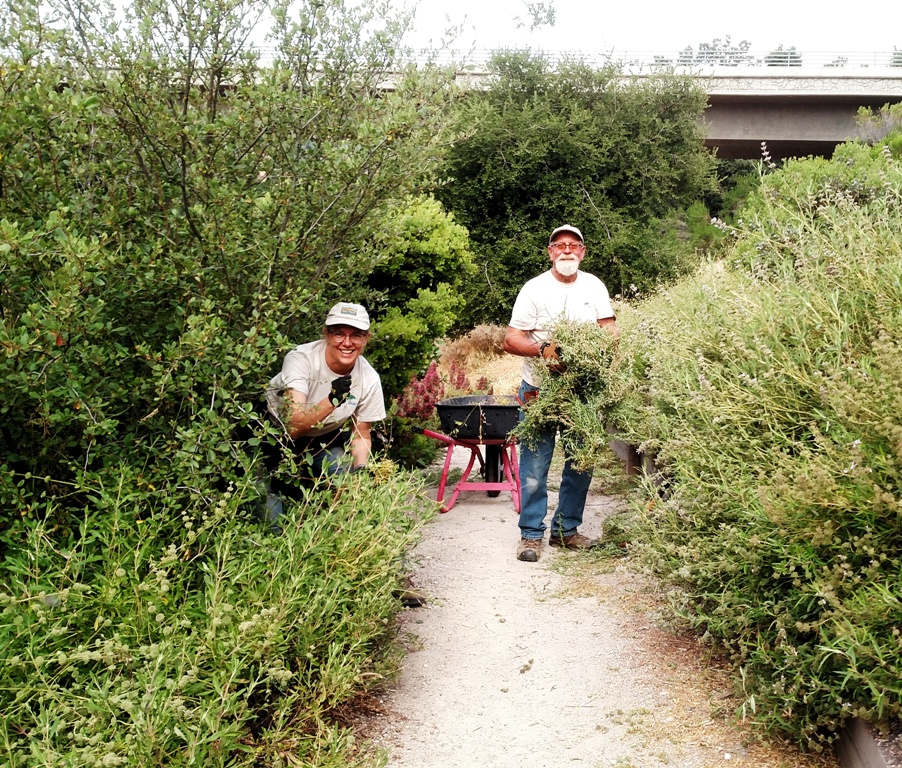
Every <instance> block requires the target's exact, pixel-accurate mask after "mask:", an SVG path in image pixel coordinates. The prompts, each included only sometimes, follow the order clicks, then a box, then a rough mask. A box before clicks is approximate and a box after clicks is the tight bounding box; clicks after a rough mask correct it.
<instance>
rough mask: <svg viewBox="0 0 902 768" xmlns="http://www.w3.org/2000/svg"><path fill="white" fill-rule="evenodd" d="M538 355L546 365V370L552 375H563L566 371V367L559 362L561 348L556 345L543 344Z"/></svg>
mask: <svg viewBox="0 0 902 768" xmlns="http://www.w3.org/2000/svg"><path fill="white" fill-rule="evenodd" d="M539 354H540V355H541V356H542V359H543V360H544V361H545V362H546V363H547V365H548V370H549V371H552V372H553V373H563V372H564V371H566V370H567V366H566V365H564V363H562V362H561V348H560V347H559V346H558V345H557V344H551V343H550V342H547V341H546V342H544V343H543V344H542V346H541V349H540V352H539Z"/></svg>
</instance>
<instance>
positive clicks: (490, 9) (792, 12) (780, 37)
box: [409, 0, 902, 53]
mask: <svg viewBox="0 0 902 768" xmlns="http://www.w3.org/2000/svg"><path fill="white" fill-rule="evenodd" d="M546 2H550V3H552V4H553V5H554V6H555V8H556V16H557V19H556V23H555V25H554V27H553V28H550V29H548V28H545V29H542V30H540V31H538V32H533V33H530V32H529V30H528V23H527V25H526V27H525V28H521V29H518V28H517V26H518V22H517V21H516V18H517V17H520V19H521V20H523V21H527V20H528V18H529V14H528V12H527V9H526V2H525V0H419V2H416V0H409V5H413V4H416V5H417V16H416V18H417V21H416V26H417V31H416V33H415V34H414V35H413V36H412V37H411V38H410V39H409V42H410V44H411V45H413V46H414V47H421V46H426V45H428V42H429V40H430V39H432V40H434V41H437V40H438V39H439V38H440V37H441V33H442V30H443V29H444V28H446V27H447V25H448V21H447V20H446V17H450V20H451V22H455V23H460V22H463V23H464V25H465V33H464V35H463V37H461V38H460V40H459V41H458V43H457V44H456V45H455V48H460V49H463V50H468V49H469V48H471V47H475V48H476V49H483V50H492V49H495V48H498V47H503V46H510V47H530V48H533V49H538V50H547V51H562V50H572V51H583V52H589V53H596V52H598V53H601V52H611V51H613V52H621V51H633V52H637V51H660V52H668V51H678V50H682V49H683V48H685V47H686V46H692V47H693V48H694V49H697V48H698V45H699V43H703V42H711V41H712V40H714V39H715V38H720V39H724V38H725V37H726V36H727V35H729V36H730V38H731V40H732V42H733V43H734V44H738V43H739V42H740V41H741V40H748V41H749V42H751V43H752V50H753V51H756V52H766V51H768V50H772V49H774V48H776V47H777V46H778V45H780V44H782V45H783V46H784V48H789V47H792V46H795V48H796V49H797V50H799V51H817V52H838V53H847V52H876V51H892V50H894V48H899V49H902V3H899V2H898V0H871V2H867V3H865V2H849V3H842V4H839V3H835V4H834V3H827V2H824V1H823V0H819V1H818V2H814V1H813V0H755V1H754V2H745V3H738V2H729V0H727V2H724V0H707V2H702V1H701V0H667V1H664V0H621V1H620V2H610V1H608V2H604V1H602V2H598V0H594V1H593V0H546Z"/></svg>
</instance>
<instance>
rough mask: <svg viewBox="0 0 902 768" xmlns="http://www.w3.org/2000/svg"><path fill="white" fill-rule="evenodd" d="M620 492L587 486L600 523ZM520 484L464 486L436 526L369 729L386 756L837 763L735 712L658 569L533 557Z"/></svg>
mask: <svg viewBox="0 0 902 768" xmlns="http://www.w3.org/2000/svg"><path fill="white" fill-rule="evenodd" d="M616 504H617V502H616V501H615V500H614V499H611V498H609V497H604V496H595V495H593V496H590V499H589V504H588V505H587V508H586V516H585V518H586V519H585V525H584V526H583V528H582V529H581V530H582V531H583V532H584V533H586V534H588V535H594V536H598V535H600V534H601V528H602V523H603V520H604V517H605V516H606V515H608V514H610V513H611V511H613V510H614V509H615V508H616ZM517 538H518V529H517V526H516V515H515V513H514V510H513V506H512V504H511V501H510V495H509V494H507V493H502V494H501V495H500V496H499V497H498V498H495V499H490V498H488V497H487V496H486V495H485V494H483V493H478V492H476V493H473V492H471V493H465V494H463V496H462V498H461V500H460V501H458V504H457V506H455V507H454V509H453V510H451V512H449V513H447V514H443V515H440V516H438V517H437V519H436V520H435V521H433V522H432V523H430V524H429V525H428V526H427V529H426V532H425V536H424V540H423V541H422V543H421V544H420V545H419V546H418V548H417V550H416V551H415V553H414V557H415V561H416V562H417V564H418V565H417V570H416V572H415V574H414V583H415V584H416V585H417V586H418V587H420V588H422V589H423V590H425V591H426V592H427V594H429V596H430V601H429V603H428V605H427V606H425V607H423V608H416V609H411V610H409V611H407V612H406V613H405V615H404V617H403V622H402V623H403V627H402V632H403V633H404V634H405V636H406V639H407V642H408V645H409V653H408V655H407V657H406V659H405V663H404V668H403V674H402V676H401V678H400V680H399V681H398V682H397V684H396V685H395V686H394V687H393V688H391V689H390V690H387V691H386V692H385V694H384V695H383V697H382V707H383V708H384V712H385V714H384V715H383V716H382V717H381V718H379V722H378V723H377V724H376V725H375V726H374V729H375V730H372V729H369V730H370V732H369V733H368V734H367V735H368V736H369V737H370V738H371V739H373V741H374V743H375V744H376V745H377V746H378V747H381V748H383V749H385V750H386V751H387V753H388V763H387V764H388V766H389V768H440V767H441V768H445V767H446V766H452V767H453V766H491V767H492V768H515V767H516V768H521V766H524V765H526V766H529V767H530V768H560V767H561V766H593V767H594V766H618V767H619V768H627V767H628V766H633V767H634V768H656V767H657V766H669V767H672V766H687V767H689V766H691V767H698V766H705V767H707V766H724V765H731V766H748V767H749V768H752V767H754V768H767V767H769V766H773V768H778V766H780V767H782V768H793V767H795V768H809V767H812V766H818V767H819V768H824V767H827V766H836V765H837V763H836V761H835V759H833V757H832V756H830V757H827V758H816V757H811V756H805V755H800V754H798V753H797V752H796V751H795V750H793V749H792V748H787V747H779V746H775V745H771V746H767V745H763V744H760V743H755V742H754V741H753V739H752V738H751V736H750V733H749V731H748V730H745V729H742V728H739V727H737V726H735V725H733V724H732V721H731V717H732V713H733V711H734V709H735V707H736V703H737V702H736V701H735V700H733V699H732V697H731V695H730V690H731V688H730V683H729V681H728V679H727V677H726V675H725V673H724V672H723V671H722V670H718V669H716V668H715V667H714V666H712V665H710V664H708V663H707V662H706V661H705V657H704V653H703V649H700V648H699V647H698V645H697V644H696V643H695V642H694V641H693V640H691V639H689V638H681V637H677V636H674V635H671V634H670V633H668V632H666V631H664V630H662V629H661V628H659V626H658V624H657V623H656V616H657V613H656V602H655V600H656V598H655V596H654V594H653V592H652V590H651V588H650V587H651V584H650V582H649V581H648V580H646V579H644V578H643V577H641V576H639V575H638V574H636V573H634V572H633V571H631V570H630V569H629V568H628V567H626V566H625V565H624V564H622V563H620V564H615V565H613V566H612V565H610V564H606V565H605V564H597V563H593V562H592V561H591V558H588V557H586V556H585V555H582V554H576V553H571V552H560V551H558V550H551V549H550V548H548V547H547V545H546V547H545V551H544V553H543V556H542V558H541V560H540V561H539V562H538V563H521V562H519V561H517V560H516V558H515V556H514V553H515V548H516V542H517Z"/></svg>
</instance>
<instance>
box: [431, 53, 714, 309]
mask: <svg viewBox="0 0 902 768" xmlns="http://www.w3.org/2000/svg"><path fill="white" fill-rule="evenodd" d="M491 67H492V71H493V73H494V78H493V81H492V85H491V87H490V88H489V89H488V90H487V91H486V92H484V93H480V94H471V95H470V96H468V99H467V101H466V104H465V107H464V109H463V111H462V115H461V118H460V121H461V124H462V126H465V127H466V128H467V130H468V133H467V135H466V138H464V139H462V140H460V141H458V142H456V143H455V144H454V145H453V147H452V149H451V154H450V159H449V162H448V164H447V175H448V176H449V177H450V179H451V180H450V182H449V183H448V184H446V185H444V186H443V187H441V188H440V189H439V190H438V191H437V193H436V194H437V196H438V197H439V199H440V200H441V201H442V202H443V203H444V204H445V205H446V207H448V209H449V210H451V211H452V212H453V213H454V216H455V218H456V219H457V220H458V221H459V222H460V223H461V224H463V225H464V226H465V227H467V229H468V230H469V231H470V236H471V239H472V240H473V241H474V243H475V245H474V252H476V253H477V254H478V256H477V265H478V274H477V279H476V280H474V281H472V282H471V284H470V286H469V291H468V294H467V298H468V301H467V306H468V314H467V315H466V319H467V321H468V323H471V324H476V323H478V322H505V321H506V320H507V319H509V313H510V309H511V307H512V305H513V299H514V297H515V295H516V292H517V290H518V289H519V287H520V285H522V283H523V282H524V281H525V280H526V279H527V278H529V277H531V276H533V275H534V274H536V272H538V271H540V270H541V269H543V268H545V266H546V264H547V254H546V253H545V245H546V244H547V238H548V233H549V232H550V231H551V230H552V229H553V228H554V227H556V226H558V225H559V224H561V223H563V222H565V221H566V222H570V223H573V224H577V225H578V226H580V228H581V229H582V230H583V232H584V233H585V235H586V238H587V241H588V244H589V256H588V259H587V262H586V267H587V269H590V270H592V271H595V272H597V273H598V274H599V275H600V276H601V277H602V278H603V279H605V280H606V282H607V283H608V285H609V288H611V290H612V292H613V293H619V292H623V291H625V290H627V289H628V288H629V286H630V285H631V284H635V285H640V286H648V285H651V284H654V282H655V281H656V280H657V279H658V278H660V277H663V276H666V275H667V274H669V273H671V272H673V271H674V270H675V269H678V266H677V261H676V257H675V255H674V252H673V251H672V250H669V248H668V246H667V239H666V238H664V239H662V238H661V236H660V228H659V227H658V226H657V224H656V220H657V219H659V218H663V217H666V216H667V215H668V214H669V213H670V212H671V211H672V210H673V209H674V208H679V207H680V206H682V205H684V204H687V203H688V202H691V201H693V200H694V199H696V198H697V197H698V196H699V194H700V193H701V191H702V190H704V189H706V188H707V187H708V186H709V184H710V171H711V167H712V158H711V157H710V155H709V154H708V153H707V151H706V150H705V149H704V148H703V146H702V127H701V124H700V121H699V116H700V115H701V112H702V110H703V108H704V105H705V101H706V97H705V94H704V93H703V92H702V91H701V90H700V89H699V88H697V87H696V86H695V85H694V84H693V83H692V81H691V80H690V79H689V78H680V77H672V76H671V77H668V76H663V75H662V76H656V77H652V78H649V79H648V80H633V81H630V82H629V83H623V82H622V81H621V80H620V79H619V77H618V72H617V70H616V69H614V68H613V67H605V68H602V69H595V68H593V67H590V66H588V65H586V64H584V63H582V62H579V61H568V62H565V63H563V64H562V65H560V66H559V68H557V69H552V67H551V65H550V63H549V61H548V60H547V59H546V58H544V57H543V56H541V55H538V54H532V53H529V52H507V53H503V54H499V55H497V56H496V57H495V58H494V59H493V61H492V64H491Z"/></svg>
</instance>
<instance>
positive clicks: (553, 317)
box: [510, 269, 614, 386]
mask: <svg viewBox="0 0 902 768" xmlns="http://www.w3.org/2000/svg"><path fill="white" fill-rule="evenodd" d="M607 317H614V309H613V307H612V306H611V297H610V296H609V295H608V289H607V288H606V287H605V284H604V283H603V282H601V280H599V279H598V278H597V277H595V275H591V274H589V273H588V272H577V273H576V280H574V281H573V282H572V283H562V282H561V281H560V280H558V279H557V278H556V277H555V276H554V274H553V273H552V271H551V270H550V269H549V270H548V271H547V272H543V273H542V274H541V275H539V276H538V277H534V278H533V279H532V280H529V281H528V282H527V283H526V284H525V285H524V286H523V287H522V288H521V289H520V293H518V294H517V300H516V301H515V302H514V311H513V313H512V315H511V321H510V325H511V327H512V328H516V329H517V330H519V331H528V332H529V336H530V338H531V339H532V340H533V341H535V342H538V343H541V342H543V341H547V340H548V337H549V335H550V333H549V329H550V328H552V327H553V326H554V325H555V324H556V323H558V322H560V321H561V320H572V321H576V322H586V323H595V322H597V321H598V320H603V319H605V318H607ZM532 363H533V359H532V358H529V357H525V358H523V380H524V381H525V382H526V383H527V384H531V385H532V386H536V383H535V378H534V377H533V369H532Z"/></svg>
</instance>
